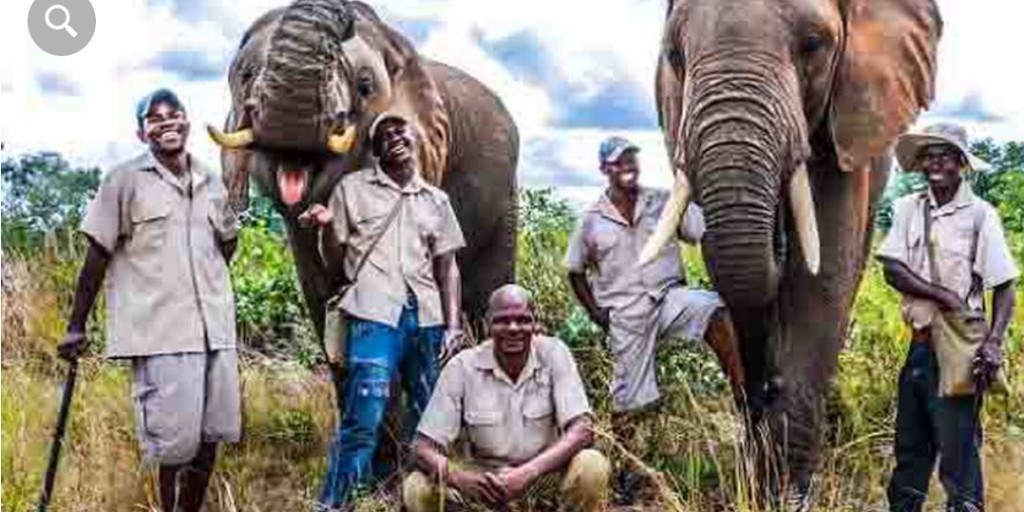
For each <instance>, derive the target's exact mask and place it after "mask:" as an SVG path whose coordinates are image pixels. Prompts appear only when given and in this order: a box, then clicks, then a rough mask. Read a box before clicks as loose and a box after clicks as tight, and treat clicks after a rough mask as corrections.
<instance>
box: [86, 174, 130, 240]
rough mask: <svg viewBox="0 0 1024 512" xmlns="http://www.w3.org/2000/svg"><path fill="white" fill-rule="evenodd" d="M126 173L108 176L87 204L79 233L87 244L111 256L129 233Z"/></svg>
mask: <svg viewBox="0 0 1024 512" xmlns="http://www.w3.org/2000/svg"><path fill="white" fill-rule="evenodd" d="M124 174H125V172H124V171H121V170H118V169H115V170H112V171H110V172H108V173H107V175H106V176H104V177H103V182H102V183H100V188H99V190H98V191H97V192H96V196H95V197H93V198H92V200H91V201H89V205H88V206H87V207H86V209H85V217H84V218H83V219H82V226H81V228H80V231H81V232H82V233H83V234H85V235H86V236H87V237H89V239H90V240H92V241H93V242H95V243H97V244H99V245H100V246H101V247H103V248H104V249H106V251H107V252H108V253H112V252H114V249H115V248H116V247H117V244H118V241H119V240H120V239H121V237H124V236H128V234H129V233H130V232H131V221H130V220H129V218H128V199H127V198H128V193H129V192H130V191H129V190H128V189H127V186H126V182H127V180H126V179H125V176H124Z"/></svg>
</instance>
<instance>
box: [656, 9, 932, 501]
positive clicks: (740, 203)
mask: <svg viewBox="0 0 1024 512" xmlns="http://www.w3.org/2000/svg"><path fill="white" fill-rule="evenodd" d="M941 30H942V22H941V19H940V17H939V12H938V8H937V7H936V5H935V4H934V2H933V1H932V0H810V1H798V0H739V1H734V2H719V1H712V0H676V1H675V2H674V3H672V4H670V6H669V9H668V14H667V17H666V21H665V31H664V37H663V42H662V49H661V55H660V61H659V65H658V71H657V77H656V88H657V89H656V95H657V101H658V110H659V121H660V125H661V128H662V130H663V132H664V136H665V141H666V144H667V146H668V149H669V157H670V158H671V160H672V162H673V164H674V170H675V173H676V179H677V180H685V183H684V185H683V186H677V187H676V189H677V190H682V191H692V192H690V200H693V201H696V202H697V203H699V204H700V205H701V206H702V207H703V208H704V214H705V219H706V222H707V230H706V233H705V236H704V239H703V241H702V245H703V254H704V257H705V262H706V264H707V266H708V269H709V272H710V274H711V278H712V281H713V283H714V286H715V287H716V289H717V290H718V291H719V292H720V293H721V295H722V297H723V299H724V301H725V302H726V305H727V306H728V308H729V310H730V313H731V315H732V318H734V319H735V320H736V323H737V331H738V334H739V336H740V338H741V343H742V352H743V362H744V367H745V368H744V369H745V370H746V374H747V377H748V385H747V387H746V405H747V410H748V412H749V414H750V416H751V419H752V420H753V423H755V424H756V423H758V422H760V421H761V420H765V421H767V422H769V425H770V426H771V429H770V432H772V434H773V435H772V436H771V437H772V439H773V441H772V442H770V443H769V444H768V445H766V446H763V448H765V449H767V450H775V453H776V455H777V456H776V457H773V458H768V457H766V458H765V459H764V460H768V459H774V460H777V461H782V462H784V464H782V466H783V471H781V473H780V474H781V475H782V480H781V481H769V482H767V483H768V484H769V485H770V488H771V489H772V490H774V491H776V492H777V491H779V490H780V489H781V487H782V486H786V487H789V488H790V490H793V491H796V492H797V494H804V493H805V492H806V491H807V487H808V485H809V483H810V478H811V475H812V474H813V471H814V469H815V468H816V466H817V465H818V464H819V454H820V438H821V431H822V427H823V425H822V423H823V415H824V414H823V394H824V391H825V388H826V386H828V383H829V381H830V379H831V378H832V377H833V376H834V374H835V371H836V368H837V365H838V354H839V350H840V348H841V347H842V344H843V339H844V336H845V335H846V329H847V326H848V324H849V317H850V310H851V308H852V305H853V299H854V295H855V293H856V290H857V286H858V284H859V282H860V279H861V276H862V273H863V270H864V265H865V261H866V258H867V253H868V250H869V244H870V241H871V234H872V217H873V213H874V204H875V202H876V200H877V199H878V198H879V196H880V193H881V191H882V189H883V187H884V185H885V182H886V180H887V178H888V172H889V167H890V164H891V156H890V148H891V146H892V144H893V143H894V141H895V138H896V137H897V136H898V135H899V134H900V133H901V132H903V131H904V130H906V129H907V128H908V127H909V126H910V124H912V123H913V121H914V120H915V118H916V116H917V115H918V113H919V112H920V110H921V109H922V108H924V107H925V106H926V105H927V104H928V102H929V101H930V100H931V98H932V96H933V86H934V77H935V67H936V47H937V45H938V40H939V37H940V34H941ZM664 224H665V225H667V226H668V229H673V227H674V225H675V224H674V223H673V222H665V223H664ZM652 238H655V237H652ZM645 252H649V251H645ZM762 453H768V452H762Z"/></svg>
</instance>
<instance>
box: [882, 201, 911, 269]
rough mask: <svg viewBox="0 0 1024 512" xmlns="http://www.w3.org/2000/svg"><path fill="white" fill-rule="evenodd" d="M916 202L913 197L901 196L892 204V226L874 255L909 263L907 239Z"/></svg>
mask: <svg viewBox="0 0 1024 512" xmlns="http://www.w3.org/2000/svg"><path fill="white" fill-rule="evenodd" d="M916 204H917V202H916V200H915V198H912V197H907V198H901V199H899V200H897V201H896V202H895V204H893V215H892V227H890V228H889V233H888V234H886V235H885V239H884V240H883V241H882V244H881V245H879V246H878V249H877V250H876V251H875V256H876V257H879V258H888V259H892V260H896V261H900V262H902V263H904V264H909V263H910V246H909V244H908V243H907V240H908V239H909V238H910V223H911V221H912V220H913V219H912V217H913V215H914V212H916V211H917V208H915V206H916Z"/></svg>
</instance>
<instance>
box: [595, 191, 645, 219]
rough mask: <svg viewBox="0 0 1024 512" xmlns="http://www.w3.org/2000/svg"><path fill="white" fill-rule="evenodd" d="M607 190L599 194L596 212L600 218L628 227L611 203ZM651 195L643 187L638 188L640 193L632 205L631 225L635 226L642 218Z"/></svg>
mask: <svg viewBox="0 0 1024 512" xmlns="http://www.w3.org/2000/svg"><path fill="white" fill-rule="evenodd" d="M608 192H609V191H608V189H605V190H604V192H602V193H601V197H600V198H599V199H598V200H597V206H596V210H597V212H598V213H600V214H601V216H602V217H604V218H606V219H608V220H610V221H612V222H615V223H617V224H622V225H623V226H629V225H630V223H629V222H628V221H627V220H626V219H625V218H624V217H623V216H622V213H620V212H619V209H618V208H616V207H615V203H612V200H611V197H609V195H608ZM651 197H652V195H651V193H650V191H649V190H647V189H646V188H645V187H640V191H639V192H638V193H637V196H636V204H635V205H633V225H636V224H637V221H639V220H640V218H641V217H642V216H643V212H645V211H646V210H647V202H648V201H649V200H650V199H651Z"/></svg>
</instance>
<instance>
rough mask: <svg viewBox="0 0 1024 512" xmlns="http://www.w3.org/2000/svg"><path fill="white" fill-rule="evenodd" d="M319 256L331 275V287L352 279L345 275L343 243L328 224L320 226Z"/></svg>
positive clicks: (352, 277)
mask: <svg viewBox="0 0 1024 512" xmlns="http://www.w3.org/2000/svg"><path fill="white" fill-rule="evenodd" d="M320 257H321V258H323V259H324V265H325V266H326V267H327V275H328V276H331V280H332V284H333V287H337V286H340V285H341V284H343V283H345V282H348V281H349V280H352V279H354V277H355V276H346V275H345V245H344V244H342V243H341V241H340V240H338V235H337V234H336V233H335V232H334V228H333V227H332V226H330V225H327V226H323V227H322V228H320Z"/></svg>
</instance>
